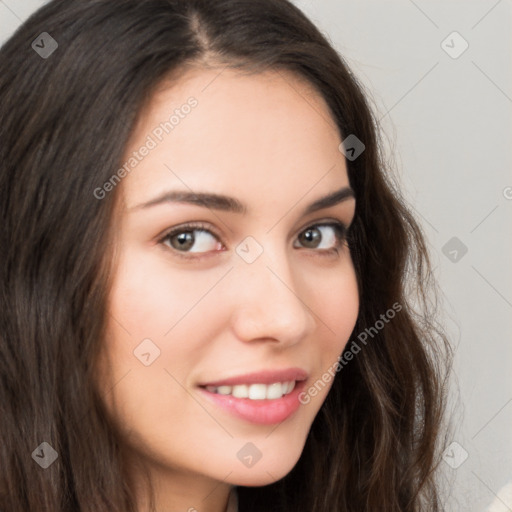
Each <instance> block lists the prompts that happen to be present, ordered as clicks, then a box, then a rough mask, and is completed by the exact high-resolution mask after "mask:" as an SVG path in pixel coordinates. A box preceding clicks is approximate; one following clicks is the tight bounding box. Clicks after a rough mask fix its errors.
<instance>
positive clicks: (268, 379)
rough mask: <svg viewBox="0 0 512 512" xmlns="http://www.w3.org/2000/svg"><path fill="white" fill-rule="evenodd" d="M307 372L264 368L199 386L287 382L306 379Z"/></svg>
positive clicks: (299, 369)
mask: <svg viewBox="0 0 512 512" xmlns="http://www.w3.org/2000/svg"><path fill="white" fill-rule="evenodd" d="M307 378H308V373H307V372H306V371H305V370H303V369H302V368H287V369H284V370H264V371H261V372H253V373H247V374H246V375H238V376H235V377H230V378H228V379H223V380H216V381H212V382H205V383H204V384H200V386H214V387H219V386H237V385H241V384H272V383H274V382H288V381H296V380H306V379H307Z"/></svg>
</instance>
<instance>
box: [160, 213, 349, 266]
mask: <svg viewBox="0 0 512 512" xmlns="http://www.w3.org/2000/svg"><path fill="white" fill-rule="evenodd" d="M318 227H332V228H334V231H335V236H336V238H337V243H336V246H335V247H333V248H331V249H311V250H313V251H315V252H317V253H319V255H320V256H324V257H329V256H330V257H333V256H336V255H338V254H339V249H340V248H341V246H342V245H343V244H344V243H347V242H348V236H349V229H348V228H347V226H346V225H345V224H344V223H343V222H340V221H325V222H317V223H315V224H311V225H309V226H307V227H306V228H304V229H303V230H302V231H300V233H299V234H302V233H304V232H306V231H308V230H310V229H314V228H318ZM194 231H202V232H205V233H208V234H210V235H212V236H213V237H214V238H215V239H216V240H217V241H218V242H220V243H222V241H221V240H220V236H219V235H217V234H216V233H215V232H214V231H212V230H211V228H209V227H208V226H207V225H206V224H203V223H201V222H198V223H189V224H183V225H181V226H178V227H176V228H173V229H172V230H170V231H168V232H167V233H166V234H165V235H163V236H162V237H161V238H160V239H159V240H158V243H159V244H162V245H164V246H165V248H166V249H169V250H170V251H172V252H173V253H174V254H175V255H176V256H177V257H179V258H183V259H186V260H199V259H202V258H204V257H208V252H202V253H191V252H186V251H178V250H176V249H174V248H173V247H170V246H169V245H167V244H165V242H166V241H167V240H169V239H170V238H172V237H173V236H175V235H178V234H182V233H189V232H194ZM222 245H224V244H223V243H222ZM305 249H308V248H307V247H305ZM214 252H219V251H214ZM191 254H192V256H191ZM195 254H197V256H196V255H195Z"/></svg>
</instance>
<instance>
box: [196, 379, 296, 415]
mask: <svg viewBox="0 0 512 512" xmlns="http://www.w3.org/2000/svg"><path fill="white" fill-rule="evenodd" d="M304 385H305V381H300V382H297V383H296V384H295V388H294V389H293V391H292V392H291V393H288V394H287V395H284V396H283V397H281V398H277V399H275V400H251V399H249V398H235V397H234V396H231V395H220V394H218V393H210V391H207V390H206V389H205V388H199V390H200V391H201V393H203V395H204V396H205V397H206V398H207V399H208V400H211V401H212V402H213V403H214V404H216V405H218V406H220V407H222V408H223V409H224V410H226V411H228V412H230V413H231V414H234V415H235V416H238V417H239V418H242V419H244V420H246V421H250V422H251V423H257V424H260V425H274V424H275V423H281V422H282V421H284V420H286V419H287V418H289V417H290V416H291V415H292V414H293V413H294V412H295V411H296V410H297V409H298V408H299V406H300V402H299V394H300V392H301V390H302V389H303V388H304Z"/></svg>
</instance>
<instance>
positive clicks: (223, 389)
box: [217, 386, 231, 395]
mask: <svg viewBox="0 0 512 512" xmlns="http://www.w3.org/2000/svg"><path fill="white" fill-rule="evenodd" d="M217 393H219V395H230V394H231V386H219V387H218V388H217Z"/></svg>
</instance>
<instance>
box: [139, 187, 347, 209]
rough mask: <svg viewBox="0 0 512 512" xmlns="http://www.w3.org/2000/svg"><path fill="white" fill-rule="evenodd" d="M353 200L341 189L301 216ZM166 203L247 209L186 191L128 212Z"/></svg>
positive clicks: (170, 193) (229, 200)
mask: <svg viewBox="0 0 512 512" xmlns="http://www.w3.org/2000/svg"><path fill="white" fill-rule="evenodd" d="M350 198H355V194H354V191H353V189H351V188H350V187H343V188H341V189H339V190H336V191H334V192H332V193H330V194H328V195H326V196H324V197H321V198H320V199H317V200H316V201H314V202H313V203H311V204H310V205H309V206H307V207H306V208H305V209H304V211H303V212H302V214H303V215H308V214H310V213H313V212H316V211H318V210H323V209H324V208H329V207H331V206H335V205H337V204H339V203H341V202H343V201H345V200H347V199H350ZM167 203H184V204H193V205H197V206H203V207H204V208H209V209H212V210H222V211H226V212H232V213H238V214H246V213H247V211H248V210H247V207H246V206H245V205H244V204H243V203H241V202H240V201H239V200H238V199H235V198H234V197H229V196H225V195H221V194H211V193H207V192H186V191H168V192H164V193H163V194H161V195H159V196H158V197H155V198H154V199H151V200H149V201H147V202H146V203H142V204H139V205H136V206H133V207H131V208H130V210H138V209H141V208H150V207H152V206H157V205H162V204H167Z"/></svg>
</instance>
